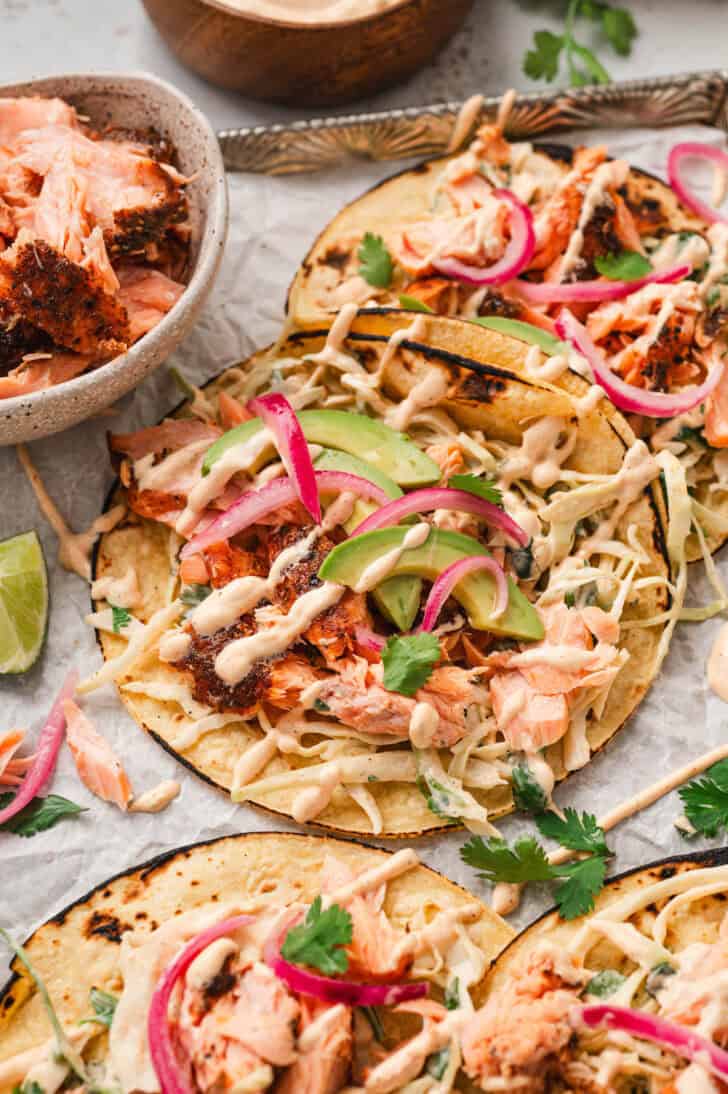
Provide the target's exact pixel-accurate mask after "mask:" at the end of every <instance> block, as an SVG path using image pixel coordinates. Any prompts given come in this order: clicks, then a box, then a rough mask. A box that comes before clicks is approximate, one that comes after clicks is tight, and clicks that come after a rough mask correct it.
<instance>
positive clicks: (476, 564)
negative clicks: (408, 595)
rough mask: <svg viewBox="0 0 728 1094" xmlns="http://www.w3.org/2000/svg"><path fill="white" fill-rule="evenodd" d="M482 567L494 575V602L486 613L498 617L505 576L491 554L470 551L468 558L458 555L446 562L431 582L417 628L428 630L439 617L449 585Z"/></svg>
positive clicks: (504, 600) (505, 589) (503, 601)
mask: <svg viewBox="0 0 728 1094" xmlns="http://www.w3.org/2000/svg"><path fill="white" fill-rule="evenodd" d="M481 570H486V571H487V572H488V573H490V574H492V575H493V577H494V579H495V603H494V604H493V610H492V611H491V613H490V618H491V619H498V618H499V616H501V615H503V612H504V611H505V610H506V608H507V607H508V578H507V577H506V575H505V573H504V572H503V567H502V566H500V565H499V564H498V563H497V562H496V560H495V559H494V558H490V557H489V556H488V555H472V556H471V557H470V558H461V559H458V561H457V562H453V563H451V564H450V566H447V567H446V568H445V569H444V570H443V571H442V573H441V574H440V575H439V576H438V578H437V579H436V580H435V582H434V583H433V586H432V588H431V589H430V595H429V596H428V598H427V603H426V604H425V611H424V614H423V617H422V623H421V624H420V628H419V629H420V630H421V631H431V630H433V629H434V627H435V624H436V623H437V620H438V618H439V615H440V612H441V611H442V609H443V605H444V604H445V601H446V600H447V599H448V597H449V596H450V594H451V593H452V591H453V589H454V588H455V587H456V585H458V584H459V583H460V582H461V581H462V580H463V578H464V577H467V575H468V574H473V573H477V572H479V571H481Z"/></svg>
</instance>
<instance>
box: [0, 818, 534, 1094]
mask: <svg viewBox="0 0 728 1094" xmlns="http://www.w3.org/2000/svg"><path fill="white" fill-rule="evenodd" d="M3 933H4V932H3ZM512 937H513V931H512V930H511V928H510V927H509V926H508V925H507V924H506V923H505V922H504V921H503V920H502V919H500V918H499V917H498V916H497V915H495V914H494V913H493V912H492V911H491V910H490V909H489V908H488V907H486V906H485V905H483V904H482V903H480V901H478V900H474V899H473V897H472V896H471V895H470V894H469V893H467V892H466V891H465V890H463V889H461V888H459V887H458V886H457V885H454V884H453V883H452V882H450V881H448V880H446V879H445V878H444V877H442V876H441V875H440V874H437V873H435V872H434V871H432V870H429V869H426V868H425V867H424V866H421V865H419V863H418V860H417V856H416V855H415V853H414V852H413V851H400V852H398V853H397V854H396V855H392V854H388V853H387V852H384V851H377V850H374V849H372V848H368V847H364V846H361V845H359V844H356V843H352V842H344V841H340V840H333V839H322V838H312V837H306V836H298V835H283V834H249V835H242V836H232V837H227V838H222V839H218V840H214V841H212V842H210V843H201V844H196V845H194V846H192V847H188V848H184V849H182V850H179V851H172V852H170V853H168V854H165V855H162V856H160V857H159V858H157V859H155V860H153V861H152V862H148V863H146V864H145V865H144V866H142V867H140V868H138V869H135V870H132V871H129V872H127V873H124V874H121V875H119V876H117V877H115V878H113V879H112V880H111V881H109V882H108V883H106V884H104V885H101V886H99V887H98V888H97V889H94V890H93V891H92V892H91V893H90V894H89V895H88V896H86V897H84V898H82V899H81V900H79V901H77V902H76V903H74V904H72V905H71V906H70V907H68V908H66V909H65V910H64V911H63V912H61V913H60V914H59V915H57V916H55V917H54V918H53V919H51V920H49V921H48V922H47V923H46V924H44V925H43V926H42V927H40V928H39V929H38V930H37V931H36V932H35V934H33V935H32V936H31V938H30V939H29V940H28V941H27V942H26V943H25V946H24V947H19V946H17V945H16V944H15V945H14V948H15V949H16V952H17V956H16V958H15V961H14V962H13V977H12V979H11V980H10V981H9V983H8V984H7V985H6V987H5V989H4V991H3V992H2V994H1V995H0V1092H1V1094H10V1092H11V1091H13V1090H16V1089H18V1088H20V1089H22V1090H23V1091H37V1090H43V1091H44V1094H55V1092H56V1091H58V1090H71V1089H72V1090H75V1091H78V1092H79V1094H93V1092H99V1091H102V1090H103V1091H111V1090H113V1091H119V1092H120V1094H133V1092H134V1094H136V1092H144V1094H157V1092H161V1094H173V1092H182V1091H185V1092H187V1094H192V1092H195V1094H197V1092H199V1094H205V1092H209V1094H219V1092H221V1091H239V1092H244V1091H247V1092H250V1094H254V1092H257V1091H275V1092H276V1094H337V1092H339V1091H342V1092H343V1091H345V1090H346V1091H349V1092H351V1094H353V1092H354V1091H355V1090H359V1091H371V1092H379V1094H386V1092H388V1091H405V1090H406V1091H408V1092H409V1094H413V1092H415V1091H417V1092H422V1094H425V1092H427V1091H435V1090H437V1091H445V1092H446V1091H450V1090H453V1089H454V1088H455V1084H458V1085H457V1089H460V1090H466V1089H468V1087H467V1086H461V1085H460V1079H461V1076H462V1072H461V1069H460V1065H461V1054H460V1043H459V1031H460V1029H461V1027H462V1026H463V1025H464V1024H465V1023H466V1021H468V1019H469V1018H470V1017H471V1016H472V1014H473V1013H474V1011H475V1008H476V1007H478V1006H480V1004H481V1002H482V998H483V996H482V986H483V980H484V977H485V974H486V972H487V969H488V967H489V966H490V964H491V962H492V961H493V959H494V958H495V957H496V955H497V954H498V953H499V952H500V951H501V950H502V949H503V947H504V946H505V945H506V944H507V943H508V942H510V941H511V939H512ZM5 938H6V939H7V936H5Z"/></svg>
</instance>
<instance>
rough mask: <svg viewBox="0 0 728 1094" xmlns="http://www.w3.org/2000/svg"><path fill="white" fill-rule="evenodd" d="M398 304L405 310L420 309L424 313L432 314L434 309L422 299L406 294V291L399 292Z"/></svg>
mask: <svg viewBox="0 0 728 1094" xmlns="http://www.w3.org/2000/svg"><path fill="white" fill-rule="evenodd" d="M399 306H400V308H404V309H405V311H421V312H424V313H425V315H434V314H435V312H434V310H433V309H432V308H431V307H430V306H429V305H428V304H425V302H424V300H418V299H417V297H416V296H408V295H407V293H404V292H403V293H400V296H399Z"/></svg>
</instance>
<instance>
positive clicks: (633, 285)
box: [512, 262, 692, 304]
mask: <svg viewBox="0 0 728 1094" xmlns="http://www.w3.org/2000/svg"><path fill="white" fill-rule="evenodd" d="M690 273H692V266H690V265H689V263H687V262H684V263H683V264H682V265H681V266H671V267H670V269H669V270H661V271H659V272H658V271H654V272H653V273H651V274H647V276H646V277H639V278H637V280H635V281H607V280H602V279H601V278H599V279H597V280H595V281H574V282H570V283H569V284H566V285H559V284H555V283H552V282H550V281H542V282H540V283H539V284H534V283H533V282H531V281H514V282H513V285H512V288H514V289H515V290H516V292H517V293H518V295H519V296H522V297H523V299H524V300H528V302H529V303H530V304H558V303H562V304H593V303H596V302H597V301H600V302H604V301H607V300H622V299H623V297H625V296H630V295H631V294H632V293H633V292H637V290H638V289H642V288H644V286H645V285H653V284H654V285H668V284H671V283H672V282H673V281H682V280H683V278H685V277H687V276H688V275H689V274H690Z"/></svg>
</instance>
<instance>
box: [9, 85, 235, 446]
mask: <svg viewBox="0 0 728 1094" xmlns="http://www.w3.org/2000/svg"><path fill="white" fill-rule="evenodd" d="M226 227H227V190H226V183H225V171H224V167H223V164H222V157H221V154H220V149H219V146H218V143H217V139H216V137H215V134H214V132H213V130H212V128H211V127H210V125H209V123H208V122H207V120H206V119H205V117H204V116H203V115H202V114H201V113H200V112H199V111H198V110H197V109H196V108H195V107H194V106H193V104H192V103H191V102H190V100H189V99H187V98H186V97H185V96H184V95H182V94H180V93H179V92H178V91H177V90H176V89H175V88H173V87H171V86H170V85H169V84H166V83H164V82H162V81H161V80H157V79H156V78H155V77H152V76H147V75H143V74H142V75H131V76H125V75H71V76H56V77H51V78H48V79H41V80H32V81H29V82H27V83H23V84H13V85H9V86H5V87H0V445H5V444H14V443H17V442H19V441H27V440H34V439H35V438H38V437H44V436H47V435H49V434H51V433H57V432H58V431H59V430H62V429H66V428H68V427H69V426H72V425H75V424H76V423H77V422H80V421H83V420H84V419H86V418H88V417H90V416H91V415H93V414H95V413H97V412H99V411H100V410H102V409H104V408H105V407H107V406H109V405H110V404H111V403H113V402H115V401H116V400H117V399H119V398H120V397H121V396H122V395H124V394H126V393H127V392H128V391H130V390H131V389H132V388H133V387H135V386H136V385H137V384H138V383H139V382H140V381H141V380H142V379H143V378H144V377H145V376H147V375H148V374H149V373H150V372H151V371H152V370H153V369H155V368H156V367H157V366H158V365H160V364H161V363H162V362H163V361H164V360H165V359H166V358H167V357H168V356H169V355H170V354H171V353H172V351H173V350H174V349H175V348H176V347H177V345H179V343H180V342H181V341H182V339H183V338H184V337H185V335H186V334H187V333H188V331H189V330H190V328H191V327H192V325H193V324H194V322H195V320H196V318H197V315H198V313H199V311H200V309H201V307H202V305H203V303H204V301H205V298H206V297H207V294H208V292H209V291H210V289H211V287H212V284H213V281H214V279H215V275H216V273H217V270H218V267H219V263H220V259H221V257H222V249H223V246H224V243H225V232H226Z"/></svg>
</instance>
